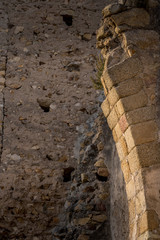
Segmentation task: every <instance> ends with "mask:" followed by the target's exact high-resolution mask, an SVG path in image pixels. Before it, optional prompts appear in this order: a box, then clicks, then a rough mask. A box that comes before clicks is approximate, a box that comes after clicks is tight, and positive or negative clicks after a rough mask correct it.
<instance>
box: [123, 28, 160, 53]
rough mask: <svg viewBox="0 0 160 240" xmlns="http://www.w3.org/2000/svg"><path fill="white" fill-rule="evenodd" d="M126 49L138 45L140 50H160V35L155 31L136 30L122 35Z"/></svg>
mask: <svg viewBox="0 0 160 240" xmlns="http://www.w3.org/2000/svg"><path fill="white" fill-rule="evenodd" d="M122 36H123V44H124V46H125V47H127V46H129V45H136V47H138V48H140V49H147V48H149V49H157V48H159V34H158V33H157V32H156V31H153V30H145V29H136V30H133V31H127V32H125V33H122Z"/></svg>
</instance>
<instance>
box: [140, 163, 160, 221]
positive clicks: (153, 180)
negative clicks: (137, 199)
mask: <svg viewBox="0 0 160 240" xmlns="http://www.w3.org/2000/svg"><path fill="white" fill-rule="evenodd" d="M143 179H144V181H143V182H144V188H145V194H146V203H147V208H148V209H153V210H155V212H156V213H157V214H158V216H159V218H160V199H159V197H160V195H159V194H160V163H159V164H156V165H153V166H150V167H149V168H145V169H143Z"/></svg>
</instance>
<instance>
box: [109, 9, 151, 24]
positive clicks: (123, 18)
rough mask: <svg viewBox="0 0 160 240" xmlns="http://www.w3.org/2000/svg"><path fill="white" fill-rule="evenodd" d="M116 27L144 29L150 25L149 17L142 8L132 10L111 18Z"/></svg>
mask: <svg viewBox="0 0 160 240" xmlns="http://www.w3.org/2000/svg"><path fill="white" fill-rule="evenodd" d="M111 18H112V20H113V21H114V22H115V24H116V25H118V26H119V25H123V24H126V25H128V26H131V27H134V28H139V27H146V26H147V25H149V23H150V16H149V14H148V13H147V11H146V10H145V9H143V8H132V9H130V10H128V11H124V12H121V13H119V14H116V15H112V16H111Z"/></svg>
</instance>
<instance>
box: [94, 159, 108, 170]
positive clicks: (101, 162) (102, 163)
mask: <svg viewBox="0 0 160 240" xmlns="http://www.w3.org/2000/svg"><path fill="white" fill-rule="evenodd" d="M94 166H95V167H100V168H105V167H106V165H105V163H104V160H98V161H97V162H96V163H95V164H94Z"/></svg>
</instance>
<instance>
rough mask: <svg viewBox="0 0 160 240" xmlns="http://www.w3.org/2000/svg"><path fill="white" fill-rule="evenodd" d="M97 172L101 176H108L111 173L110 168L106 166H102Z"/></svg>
mask: <svg viewBox="0 0 160 240" xmlns="http://www.w3.org/2000/svg"><path fill="white" fill-rule="evenodd" d="M97 173H98V175H99V176H101V177H108V175H109V172H108V169H107V168H106V167H100V168H99V169H98V172H97Z"/></svg>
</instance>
